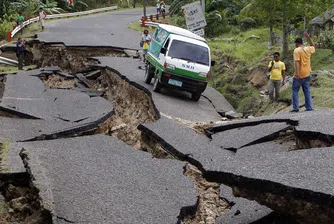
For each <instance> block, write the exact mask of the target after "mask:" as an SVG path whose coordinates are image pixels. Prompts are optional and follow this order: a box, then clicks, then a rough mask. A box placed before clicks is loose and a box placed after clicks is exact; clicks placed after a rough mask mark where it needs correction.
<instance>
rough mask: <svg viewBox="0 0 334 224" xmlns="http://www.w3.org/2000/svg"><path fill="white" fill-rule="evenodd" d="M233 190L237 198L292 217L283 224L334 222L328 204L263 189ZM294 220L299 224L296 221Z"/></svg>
mask: <svg viewBox="0 0 334 224" xmlns="http://www.w3.org/2000/svg"><path fill="white" fill-rule="evenodd" d="M264 184H265V183H264ZM245 187H246V186H245ZM232 189H233V194H234V195H235V196H236V197H243V198H247V199H249V200H256V201H257V202H259V203H260V204H263V205H266V206H268V207H270V208H271V209H273V210H274V211H277V212H279V213H280V214H283V215H286V216H287V217H288V216H290V217H292V218H290V219H287V220H285V221H283V222H282V223H291V224H295V223H308V224H319V223H333V222H334V210H333V209H332V208H330V207H329V206H327V205H326V204H322V205H316V204H313V203H310V202H309V201H305V200H302V199H297V198H294V196H293V195H290V196H288V195H289V192H286V195H284V196H283V195H278V194H275V193H271V192H265V191H263V190H262V189H249V188H247V187H246V188H240V187H233V188H232ZM300 195H302V194H300ZM294 218H295V220H297V222H296V221H294ZM273 223H276V222H273Z"/></svg>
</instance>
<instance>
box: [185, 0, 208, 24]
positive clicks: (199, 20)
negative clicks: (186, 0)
mask: <svg viewBox="0 0 334 224" xmlns="http://www.w3.org/2000/svg"><path fill="white" fill-rule="evenodd" d="M182 13H183V15H184V17H185V19H186V23H187V27H188V30H196V29H199V28H202V27H205V26H206V20H205V17H204V14H203V10H202V7H201V3H200V2H199V1H198V2H194V3H190V4H187V5H185V6H183V7H182Z"/></svg>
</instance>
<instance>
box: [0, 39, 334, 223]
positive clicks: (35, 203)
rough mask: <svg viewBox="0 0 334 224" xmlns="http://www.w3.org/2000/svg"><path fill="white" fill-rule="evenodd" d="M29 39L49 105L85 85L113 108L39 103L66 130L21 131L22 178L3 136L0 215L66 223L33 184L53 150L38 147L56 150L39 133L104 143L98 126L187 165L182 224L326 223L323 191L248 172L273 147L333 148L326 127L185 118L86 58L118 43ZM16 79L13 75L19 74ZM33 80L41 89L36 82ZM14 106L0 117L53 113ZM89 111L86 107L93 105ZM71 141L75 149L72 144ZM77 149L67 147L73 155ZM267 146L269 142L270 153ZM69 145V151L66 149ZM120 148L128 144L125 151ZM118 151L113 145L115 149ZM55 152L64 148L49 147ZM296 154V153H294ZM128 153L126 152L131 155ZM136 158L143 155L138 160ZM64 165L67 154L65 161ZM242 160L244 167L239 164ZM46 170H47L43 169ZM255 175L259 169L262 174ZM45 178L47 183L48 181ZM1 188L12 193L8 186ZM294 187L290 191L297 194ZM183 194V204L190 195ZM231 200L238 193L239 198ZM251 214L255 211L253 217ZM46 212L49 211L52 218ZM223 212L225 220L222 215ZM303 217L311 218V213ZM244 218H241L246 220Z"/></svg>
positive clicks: (282, 119)
mask: <svg viewBox="0 0 334 224" xmlns="http://www.w3.org/2000/svg"><path fill="white" fill-rule="evenodd" d="M29 46H30V48H31V51H32V52H33V55H34V59H33V60H32V61H34V62H35V63H36V64H38V65H39V66H40V67H41V66H42V67H43V68H40V69H38V70H32V71H27V73H29V74H30V75H29V77H36V76H37V77H38V78H39V80H40V81H41V82H42V83H43V85H44V87H43V88H45V89H44V90H43V91H42V92H47V94H49V95H47V97H46V98H43V100H48V101H53V103H52V104H51V105H55V106H56V109H58V108H57V105H58V104H57V103H58V101H60V102H63V101H64V100H65V101H64V102H65V103H66V102H67V101H66V94H69V93H71V94H74V93H75V92H76V93H75V94H78V93H80V94H82V93H85V94H87V95H89V97H88V98H87V100H88V99H89V100H91V101H90V102H91V103H92V104H93V103H94V98H95V99H100V98H101V97H103V98H104V99H105V100H106V101H109V102H111V103H112V107H106V108H105V111H104V112H103V113H101V114H99V115H96V116H97V117H94V118H92V117H91V116H87V115H85V114H84V113H83V115H81V117H80V118H79V119H78V118H76V119H72V117H71V116H70V115H69V114H64V113H60V114H56V115H55V113H50V112H49V111H48V110H46V111H45V112H47V113H50V115H52V116H51V119H52V121H53V120H54V119H58V120H59V122H61V124H62V125H65V126H64V127H65V128H64V127H62V128H61V129H59V126H57V127H55V128H54V127H52V125H51V126H50V127H52V128H51V130H48V128H45V129H44V130H42V129H43V128H40V130H39V131H38V133H37V134H35V135H34V136H29V137H24V138H22V137H21V138H19V139H18V140H17V142H21V143H22V144H23V145H19V146H17V147H16V148H18V149H22V148H24V150H21V153H20V155H21V156H22V159H23V161H24V163H25V168H26V169H27V170H28V171H29V172H28V173H26V172H25V175H24V176H22V173H16V174H15V175H13V173H11V172H7V171H6V169H7V168H6V166H7V164H6V154H7V153H8V150H9V151H10V149H6V147H4V145H5V144H4V142H5V141H4V140H1V141H2V144H1V146H2V147H1V148H0V149H1V150H0V151H1V153H2V154H1V165H2V168H1V169H2V170H1V171H2V172H1V175H0V177H1V192H2V194H3V195H4V196H5V200H4V202H5V205H6V206H8V208H9V213H8V214H6V215H8V217H4V220H6V221H7V222H9V221H13V220H14V221H24V220H26V221H27V222H26V223H52V221H51V219H61V220H65V221H66V220H67V221H69V222H73V223H75V222H80V220H76V218H75V217H74V216H72V215H71V214H66V215H63V214H62V213H66V212H59V211H53V207H55V206H54V205H53V204H52V203H53V200H56V199H53V197H57V195H56V196H52V195H48V196H47V199H45V198H44V197H46V196H45V194H44V193H45V192H43V189H44V190H45V186H42V187H41V186H37V185H39V184H40V182H38V181H40V179H42V180H44V179H43V178H45V175H46V174H43V175H41V172H36V170H39V169H40V167H39V166H36V164H33V165H32V166H31V164H32V163H34V162H36V161H38V160H37V159H36V158H34V157H36V156H37V157H38V158H41V160H42V161H44V162H50V161H49V159H50V158H52V156H51V157H50V158H49V157H45V156H44V155H43V150H37V149H39V148H40V147H41V145H45V151H46V152H48V153H50V154H52V153H53V151H52V150H51V149H52V147H53V146H52V145H53V143H51V144H49V143H47V142H49V141H45V140H51V142H52V141H57V140H61V141H62V142H63V143H62V144H65V145H66V144H69V145H71V144H73V143H71V144H70V143H69V142H72V141H73V142H74V143H75V144H79V142H81V141H83V142H87V143H86V144H88V143H89V142H90V141H92V138H91V137H94V136H97V138H98V139H100V141H102V142H105V141H108V140H106V139H105V138H102V137H100V134H103V135H105V136H110V138H117V139H119V140H120V141H122V142H123V143H126V144H127V145H128V146H130V147H131V148H132V149H135V150H136V151H138V152H140V153H142V154H141V155H140V156H139V157H141V156H142V155H145V152H149V153H150V154H151V156H152V157H153V158H155V159H158V160H162V161H167V163H166V164H164V165H162V167H164V166H166V168H169V165H168V161H169V160H171V161H177V162H179V161H182V162H183V167H184V168H183V169H184V173H183V174H182V175H184V176H186V177H187V178H188V180H191V181H192V183H193V189H192V190H195V191H196V192H197V195H198V198H197V200H196V201H197V202H196V203H194V204H187V205H186V206H185V207H182V208H180V209H179V214H178V221H179V222H183V223H221V222H222V223H234V222H233V220H244V221H243V222H242V223H249V222H252V223H253V222H257V221H259V223H261V221H260V220H262V221H263V220H264V221H263V223H277V222H279V221H280V222H282V223H285V222H289V223H294V222H295V221H296V220H299V221H300V220H301V222H306V223H329V222H331V221H332V218H331V217H333V216H332V214H333V212H332V211H333V210H332V208H331V207H330V206H321V205H319V203H320V202H319V201H317V200H321V199H319V198H321V194H319V195H318V196H316V197H315V198H314V199H311V200H310V198H309V195H308V194H307V193H305V192H307V190H306V191H302V194H303V195H306V196H303V197H302V198H300V197H298V192H297V191H295V186H293V187H292V189H293V190H291V189H290V191H288V192H289V193H286V194H285V195H284V190H282V189H285V190H286V188H285V187H286V186H281V185H280V183H278V184H277V183H276V182H272V180H271V181H268V180H269V179H270V178H271V177H270V175H269V177H267V176H268V175H267V174H265V175H267V176H266V178H268V180H267V179H265V180H261V179H260V180H259V178H258V177H254V176H252V175H254V174H253V173H252V170H253V169H254V170H261V167H262V169H263V166H261V165H259V168H257V167H256V166H257V164H255V165H253V164H252V160H254V161H255V162H258V161H259V158H260V160H261V158H263V159H268V158H270V159H272V158H271V157H270V153H280V154H275V156H277V158H278V161H282V162H284V160H286V158H285V157H284V156H282V155H284V154H282V152H284V153H290V152H297V151H303V150H304V151H307V150H308V149H313V148H316V149H317V150H314V153H315V154H316V153H318V152H317V151H319V148H323V149H324V150H326V149H328V148H330V147H332V146H333V142H334V137H333V136H334V135H333V134H328V133H326V132H324V131H323V130H310V131H306V129H305V127H308V126H312V125H313V124H309V123H310V122H309V121H308V120H307V119H308V118H307V116H305V117H303V116H301V117H296V118H294V117H292V118H290V117H289V118H287V116H277V117H273V118H259V119H257V118H256V119H253V120H245V121H244V120H241V121H236V122H228V123H223V124H216V125H215V124H213V123H212V122H211V123H201V122H190V121H186V120H184V119H180V118H175V117H173V116H171V115H168V114H163V113H160V112H159V111H158V109H157V107H156V105H155V103H154V100H153V98H152V94H151V92H150V91H149V90H148V89H147V88H146V87H144V86H142V85H140V84H138V83H137V82H133V81H131V80H129V79H128V78H127V77H126V76H124V75H123V74H121V73H120V72H119V71H118V70H116V69H113V68H110V67H107V66H102V65H100V64H98V61H97V60H96V59H94V60H91V59H90V57H100V56H111V57H125V56H126V54H125V52H124V51H123V50H121V49H117V48H102V47H66V46H64V45H62V44H45V43H41V42H37V41H33V42H32V43H30V44H29ZM53 66H59V67H53ZM9 77H10V79H11V80H10V81H9V83H13V81H14V80H13V77H12V76H9ZM17 78H18V79H20V75H19V76H18V77H17ZM29 79H31V80H30V81H27V82H37V81H36V79H34V78H29ZM5 80H6V79H5V76H2V79H0V96H1V86H4V84H3V83H5V84H6V82H4V81H5ZM21 81H22V80H21ZM38 88H41V89H43V88H42V87H41V86H39V87H38ZM2 89H4V88H2ZM53 90H54V91H55V92H54V93H53V92H52V91H53ZM58 91H59V92H61V91H70V92H63V94H65V97H63V96H62V97H63V98H62V97H61V98H59V97H56V94H55V93H58ZM53 94H55V95H53ZM50 96H51V97H50ZM78 96H79V95H78ZM80 97H81V95H80ZM92 99H93V100H92ZM4 100H5V102H7V103H8V102H10V103H12V100H13V99H12V98H10V97H8V96H7V95H6V97H5V99H4ZM30 100H31V99H30ZM33 100H35V99H33ZM73 102H74V101H73ZM103 102H104V101H101V105H104V103H105V102H104V103H103ZM60 105H65V104H60ZM78 107H79V108H81V107H82V105H78ZM26 108H27V107H26ZM20 109H22V108H15V107H13V106H12V107H10V106H8V105H0V115H1V116H0V118H1V117H9V118H21V119H22V122H23V123H24V122H25V119H35V120H37V123H38V122H41V124H42V125H43V124H44V123H43V122H44V120H46V121H47V120H48V119H50V115H47V116H45V115H43V116H42V114H41V116H40V117H39V115H40V114H39V113H36V111H27V112H26V111H22V110H20ZM79 112H80V110H77V111H76V113H79ZM13 114H14V115H13ZM88 114H90V115H91V113H90V112H89V113H88ZM308 122H309V123H308ZM28 123H30V121H29V122H28ZM60 126H61V125H60ZM324 128H325V127H324ZM238 135H241V136H238ZM78 138H82V140H78ZM234 138H236V139H234ZM77 141H78V142H77ZM112 141H114V140H112ZM21 143H20V144H21ZM75 144H74V145H73V147H74V146H75V147H77V146H76V145H75ZM83 144H84V143H83ZM108 144H109V143H108ZM117 144H119V143H117ZM29 147H32V148H35V147H36V153H37V151H38V153H37V154H36V155H35V152H34V151H33V150H31V149H30V148H29ZM75 147H74V148H73V152H75V153H77V151H75V150H77V149H76V148H75ZM82 147H83V146H82ZM92 147H94V146H92ZM122 147H123V146H122ZM122 147H121V148H122ZM14 148H15V147H14ZM79 148H80V147H79ZM107 148H108V147H106V146H101V149H99V148H97V149H95V148H94V149H92V148H91V149H89V150H88V151H90V150H95V151H96V152H95V153H99V150H101V151H103V150H107ZM268 148H269V149H270V150H271V152H269V153H268V151H270V150H268ZM302 149H303V150H302ZM48 150H51V151H48ZM57 150H58V151H59V150H60V149H57ZM68 150H69V151H71V150H72V149H68ZM124 150H125V151H127V150H128V149H124ZM141 151H142V152H141ZM105 152H106V151H105ZM115 153H116V154H117V153H119V152H118V151H117V150H116V151H115ZM272 155H274V154H272ZM289 155H290V154H289ZM291 155H293V154H291ZM305 155H306V154H305ZM53 156H54V157H58V156H63V155H62V154H59V155H58V154H56V153H55V154H54V155H53ZM137 156H138V155H137ZM293 156H295V157H296V158H297V159H298V156H297V155H296V154H295V155H293ZM144 157H145V156H144ZM256 157H259V158H256ZM280 157H282V158H280ZM287 157H289V156H287ZM102 158H103V156H102ZM245 158H247V159H245ZM69 159H71V157H69ZM129 159H130V160H131V158H130V157H129ZM141 159H143V158H141ZM279 159H281V160H279ZM143 161H146V162H147V160H145V159H144V160H143ZM21 162H22V161H21ZM68 162H69V164H72V163H73V161H68ZM75 162H76V161H74V163H75ZM129 162H130V161H129ZM239 162H240V163H242V164H244V165H243V166H244V167H240V166H239V164H238V163H239ZM37 163H39V162H37ZM64 163H66V162H65V161H64ZM132 163H133V162H132ZM117 164H118V163H117ZM141 165H145V164H141ZM267 165H268V167H271V166H272V164H270V163H269V162H268V164H267ZM287 165H288V164H287ZM290 165H291V163H290ZM234 167H235V168H236V169H235V170H234ZM245 167H248V168H249V170H246V171H249V173H248V172H245V170H244V169H245ZM276 167H277V165H276ZM239 168H240V170H243V171H242V172H241V171H239ZM43 169H44V168H43ZM43 169H42V170H43ZM59 169H60V167H59ZM282 169H283V168H282ZM43 172H44V171H43ZM43 172H42V173H43ZM48 172H52V171H50V170H48ZM179 172H180V171H179ZM279 173H281V171H279ZM27 174H28V175H27ZM75 175H77V174H75ZM243 175H245V176H243ZM247 175H249V176H247ZM261 175H262V176H263V174H261ZM261 175H260V176H261ZM265 175H264V176H265ZM41 177H42V178H41ZM158 179H159V178H158ZM36 180H38V181H36ZM259 182H261V183H264V184H263V186H262V185H259ZM292 182H293V181H292ZM65 183H66V182H65ZM222 183H223V184H226V185H227V186H230V187H231V188H232V189H233V190H234V196H236V197H240V196H241V197H244V198H248V199H250V200H256V201H257V202H259V203H261V204H264V205H266V206H268V207H269V208H271V209H273V210H274V211H276V212H279V213H280V214H277V213H275V212H273V210H271V209H269V208H267V207H265V206H261V205H259V204H257V203H256V202H249V201H247V200H245V201H242V200H238V199H236V198H235V197H234V196H233V195H232V194H231V193H228V192H227V191H226V189H225V188H224V187H223V186H224V185H222ZM46 185H47V186H49V185H50V186H52V181H51V182H50V183H48V184H46ZM292 185H293V184H292ZM276 186H278V188H280V187H282V189H280V190H277V191H275V192H272V188H271V187H276ZM39 191H40V192H43V196H41V195H40V193H39ZM47 191H49V189H47ZM188 191H190V189H188ZM8 192H11V193H10V194H8ZM13 192H14V193H13ZM15 192H17V193H15ZM20 192H21V193H20ZM293 192H295V193H296V192H297V193H296V194H297V196H296V194H295V193H293ZM13 194H17V197H16V196H15V197H14V196H12V195H13ZM311 195H313V192H311ZM317 197H319V198H317ZM188 199H189V198H188ZM188 199H187V203H189V200H188ZM185 200H186V199H185ZM324 200H327V199H324ZM234 201H237V203H235V202H234ZM46 202H47V203H49V204H48V206H47V207H45V205H46ZM0 203H1V200H0ZM50 203H51V205H50ZM18 205H19V206H18ZM183 206H184V205H183ZM49 207H50V208H49ZM257 211H260V212H257ZM58 213H61V214H60V215H59V214H58ZM253 213H256V214H257V215H255V217H253ZM6 215H5V216H6ZM286 216H287V217H286ZM36 217H37V218H36ZM50 217H52V218H51V219H50ZM222 217H224V218H222ZM226 217H228V218H227V219H225V218H226ZM309 218H311V219H312V220H313V221H310V220H308V219H309ZM246 219H247V221H245V220H246ZM217 220H218V221H217ZM219 220H224V221H219ZM231 220H232V221H231ZM251 220H252V221H251ZM282 220H283V221H282ZM81 221H84V220H81ZM86 221H87V220H86Z"/></svg>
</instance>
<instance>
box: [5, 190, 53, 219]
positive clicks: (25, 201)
mask: <svg viewBox="0 0 334 224" xmlns="http://www.w3.org/2000/svg"><path fill="white" fill-rule="evenodd" d="M2 195H3V196H4V200H2V201H1V200H0V206H2V207H1V208H0V210H1V213H0V221H1V223H4V224H5V223H27V224H42V223H43V224H49V223H50V224H51V223H52V218H51V215H50V213H48V212H46V211H44V210H42V209H41V203H40V200H39V196H38V193H37V191H36V190H34V188H30V187H28V186H25V187H22V186H15V185H13V184H8V185H7V184H5V185H3V186H2Z"/></svg>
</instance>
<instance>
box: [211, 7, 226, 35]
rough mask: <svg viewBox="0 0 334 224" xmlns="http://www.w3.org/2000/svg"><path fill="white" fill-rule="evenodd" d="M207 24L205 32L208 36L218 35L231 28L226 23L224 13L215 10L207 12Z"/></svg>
mask: <svg viewBox="0 0 334 224" xmlns="http://www.w3.org/2000/svg"><path fill="white" fill-rule="evenodd" d="M205 18H206V22H207V26H206V27H205V34H206V35H207V36H208V37H214V36H218V35H220V34H222V33H224V32H226V31H227V29H229V27H228V26H227V24H226V21H225V18H224V17H223V16H222V14H221V13H220V12H219V11H217V10H215V11H212V12H210V13H206V14H205Z"/></svg>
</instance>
